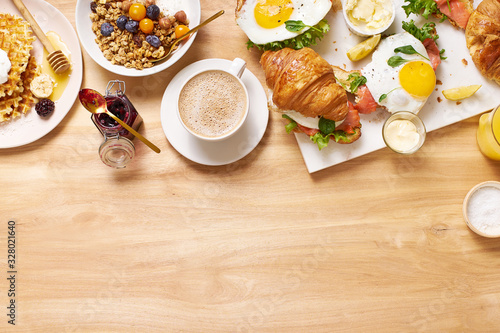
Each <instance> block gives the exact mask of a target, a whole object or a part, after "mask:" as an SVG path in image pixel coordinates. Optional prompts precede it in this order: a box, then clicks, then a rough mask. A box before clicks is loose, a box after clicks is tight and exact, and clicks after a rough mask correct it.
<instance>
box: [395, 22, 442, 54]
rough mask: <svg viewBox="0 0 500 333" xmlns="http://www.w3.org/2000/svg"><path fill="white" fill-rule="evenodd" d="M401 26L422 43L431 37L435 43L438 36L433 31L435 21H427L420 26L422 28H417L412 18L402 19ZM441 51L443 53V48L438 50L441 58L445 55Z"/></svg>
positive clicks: (434, 29) (434, 30)
mask: <svg viewBox="0 0 500 333" xmlns="http://www.w3.org/2000/svg"><path fill="white" fill-rule="evenodd" d="M402 27H403V30H405V31H406V32H408V33H410V34H411V35H413V37H415V38H416V39H418V40H419V41H421V42H422V43H423V42H424V40H426V39H427V38H432V39H433V40H434V42H435V43H436V45H437V39H438V38H439V35H438V34H437V33H435V32H436V23H434V22H427V23H425V24H424V25H423V26H422V28H419V27H417V26H416V25H415V22H414V21H413V20H410V22H405V21H403V22H402ZM443 53H444V49H441V50H440V51H439V57H440V58H441V60H445V59H446V57H445V56H443Z"/></svg>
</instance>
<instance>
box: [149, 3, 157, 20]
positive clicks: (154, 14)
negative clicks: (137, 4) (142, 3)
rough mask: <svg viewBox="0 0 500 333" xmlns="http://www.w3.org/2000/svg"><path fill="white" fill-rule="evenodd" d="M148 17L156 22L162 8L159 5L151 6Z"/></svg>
mask: <svg viewBox="0 0 500 333" xmlns="http://www.w3.org/2000/svg"><path fill="white" fill-rule="evenodd" d="M146 16H147V17H149V18H150V19H152V20H156V19H157V18H158V16H160V7H158V6H157V5H149V6H148V8H146Z"/></svg>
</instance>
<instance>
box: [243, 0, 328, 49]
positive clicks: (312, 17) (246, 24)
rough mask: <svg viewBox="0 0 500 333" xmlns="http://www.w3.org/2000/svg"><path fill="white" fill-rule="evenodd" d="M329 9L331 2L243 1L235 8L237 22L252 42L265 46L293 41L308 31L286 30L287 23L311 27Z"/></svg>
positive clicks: (326, 0) (321, 0) (302, 0)
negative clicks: (291, 39)
mask: <svg viewBox="0 0 500 333" xmlns="http://www.w3.org/2000/svg"><path fill="white" fill-rule="evenodd" d="M331 7H332V2H331V0H244V1H243V4H242V5H241V6H238V8H236V23H237V24H238V25H239V26H240V28H241V29H242V30H243V31H244V32H245V34H246V35H247V36H248V38H249V39H250V40H251V41H252V42H253V43H255V44H267V43H271V42H277V41H282V40H285V39H290V38H294V37H296V36H298V35H300V34H302V33H304V32H305V31H307V30H308V29H309V28H307V27H306V28H304V29H303V30H301V31H298V32H291V31H288V30H287V29H286V27H285V22H286V21H288V20H294V21H302V22H303V23H304V24H305V25H308V26H314V25H316V24H318V22H319V21H321V20H322V19H323V18H324V17H325V16H326V14H327V13H328V11H329V10H330V8H331Z"/></svg>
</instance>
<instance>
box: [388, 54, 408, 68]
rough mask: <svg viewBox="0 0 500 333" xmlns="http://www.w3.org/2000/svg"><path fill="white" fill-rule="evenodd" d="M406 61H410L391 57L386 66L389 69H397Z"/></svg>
mask: <svg viewBox="0 0 500 333" xmlns="http://www.w3.org/2000/svg"><path fill="white" fill-rule="evenodd" d="M408 61H410V60H406V59H403V58H401V57H400V56H392V57H390V58H389V60H387V64H388V65H389V66H391V67H398V66H399V65H402V64H404V63H405V62H408Z"/></svg>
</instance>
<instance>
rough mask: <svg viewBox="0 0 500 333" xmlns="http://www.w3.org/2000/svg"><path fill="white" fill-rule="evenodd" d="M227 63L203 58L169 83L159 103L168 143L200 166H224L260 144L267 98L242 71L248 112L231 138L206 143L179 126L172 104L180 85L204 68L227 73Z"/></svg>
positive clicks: (257, 80)
mask: <svg viewBox="0 0 500 333" xmlns="http://www.w3.org/2000/svg"><path fill="white" fill-rule="evenodd" d="M230 66H231V61H230V60H225V59H206V60H200V61H198V62H195V63H193V64H191V65H189V66H187V67H185V68H184V69H183V70H181V71H180V72H179V73H177V75H176V76H175V77H174V78H173V79H172V81H171V82H170V83H169V85H168V87H167V89H166V90H165V94H164V95H163V99H162V102H161V124H162V127H163V131H164V132H165V135H166V136H167V139H168V141H169V142H170V144H171V145H172V146H173V147H174V148H175V149H176V150H177V151H178V152H179V153H180V154H181V155H183V156H184V157H186V158H188V159H190V160H191V161H193V162H196V163H200V164H204V165H225V164H229V163H232V162H235V161H237V160H239V159H241V158H243V157H245V156H246V155H247V154H249V153H250V152H251V151H252V150H253V149H254V148H255V147H256V146H257V144H258V143H259V142H260V140H261V139H262V137H263V136H264V133H265V131H266V127H267V122H268V120H269V111H268V109H267V97H266V93H265V92H264V89H263V88H262V85H261V84H260V81H259V79H257V77H256V76H255V75H254V74H253V73H252V72H250V71H249V70H248V69H245V72H244V73H243V75H242V77H241V80H242V81H243V83H244V84H245V86H246V87H247V90H248V97H249V100H250V110H249V113H248V117H247V119H246V120H245V123H244V124H243V126H242V127H241V128H240V129H239V130H238V132H236V133H235V134H234V135H232V136H231V137H229V138H228V139H226V140H223V141H219V142H207V141H203V140H200V139H198V138H196V137H194V136H193V135H191V134H190V133H189V132H188V131H186V129H185V128H184V127H183V126H182V124H181V122H180V120H179V118H178V116H177V110H176V109H177V107H176V105H175V103H176V102H175V101H176V100H177V96H178V95H179V93H180V88H181V84H182V82H184V80H186V79H187V78H188V77H189V76H191V75H192V74H194V73H195V72H196V71H198V70H202V69H204V68H213V69H222V70H227V69H229V67H230Z"/></svg>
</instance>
